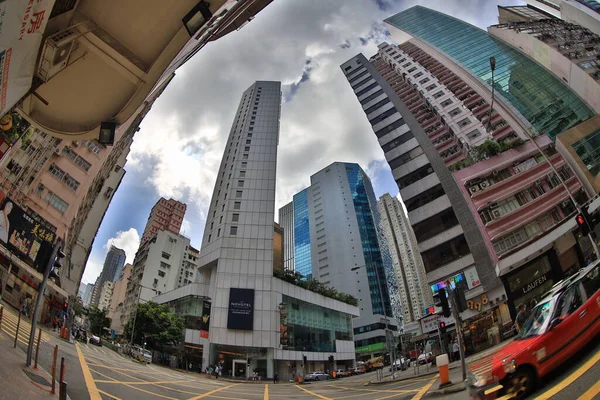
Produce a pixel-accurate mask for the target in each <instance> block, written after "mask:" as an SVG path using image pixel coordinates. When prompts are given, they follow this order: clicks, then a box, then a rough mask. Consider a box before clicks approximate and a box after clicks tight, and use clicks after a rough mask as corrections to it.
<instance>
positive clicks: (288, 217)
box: [279, 202, 294, 271]
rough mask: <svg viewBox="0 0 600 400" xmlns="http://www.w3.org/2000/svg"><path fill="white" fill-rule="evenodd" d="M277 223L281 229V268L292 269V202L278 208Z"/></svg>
mask: <svg viewBox="0 0 600 400" xmlns="http://www.w3.org/2000/svg"><path fill="white" fill-rule="evenodd" d="M279 225H281V227H282V229H283V240H284V243H283V269H284V270H285V271H293V270H294V203H293V202H290V203H288V204H286V205H285V206H283V207H281V208H280V209H279Z"/></svg>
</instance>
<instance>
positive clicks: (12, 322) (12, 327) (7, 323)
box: [0, 307, 50, 346]
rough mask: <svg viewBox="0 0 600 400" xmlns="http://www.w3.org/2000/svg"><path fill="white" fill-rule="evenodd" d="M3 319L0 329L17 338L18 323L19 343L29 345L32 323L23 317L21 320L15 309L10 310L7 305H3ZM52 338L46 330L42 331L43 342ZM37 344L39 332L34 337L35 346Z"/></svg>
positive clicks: (0, 322)
mask: <svg viewBox="0 0 600 400" xmlns="http://www.w3.org/2000/svg"><path fill="white" fill-rule="evenodd" d="M2 308H3V310H2V320H1V321H0V330H1V331H2V332H4V333H5V334H6V335H8V336H9V337H11V338H13V339H14V338H15V335H16V333H17V325H18V326H19V335H18V337H17V341H18V342H19V343H22V344H25V345H28V344H29V334H30V332H31V323H30V322H29V321H28V320H27V319H25V318H21V322H19V316H18V314H16V313H15V312H14V311H13V310H9V309H8V308H7V307H2ZM49 339H50V336H49V335H48V334H47V333H46V332H42V342H41V343H45V342H47V341H48V340H49ZM35 345H37V334H36V336H35V337H34V346H35Z"/></svg>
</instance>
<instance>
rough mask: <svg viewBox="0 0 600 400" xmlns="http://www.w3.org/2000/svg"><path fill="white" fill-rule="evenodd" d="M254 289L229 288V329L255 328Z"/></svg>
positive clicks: (249, 329)
mask: <svg viewBox="0 0 600 400" xmlns="http://www.w3.org/2000/svg"><path fill="white" fill-rule="evenodd" d="M253 321H254V289H239V288H230V289H229V313H228V315H227V329H241V330H246V331H251V330H253V329H254V324H253Z"/></svg>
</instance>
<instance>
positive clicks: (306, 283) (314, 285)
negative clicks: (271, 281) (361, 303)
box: [273, 270, 358, 306]
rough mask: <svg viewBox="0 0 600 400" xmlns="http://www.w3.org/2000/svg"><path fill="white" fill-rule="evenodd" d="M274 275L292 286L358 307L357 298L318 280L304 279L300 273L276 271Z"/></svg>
mask: <svg viewBox="0 0 600 400" xmlns="http://www.w3.org/2000/svg"><path fill="white" fill-rule="evenodd" d="M273 275H274V276H275V277H276V278H279V279H281V280H283V281H286V282H289V283H291V284H292V285H296V286H299V287H301V288H303V289H306V290H310V291H311V292H315V293H318V294H320V295H322V296H325V297H329V298H331V299H334V300H338V301H341V302H342V303H346V304H350V305H352V306H358V300H357V299H356V297H354V296H351V295H349V294H346V293H341V292H338V291H337V290H335V289H333V288H330V287H328V286H325V285H324V284H323V283H321V282H319V281H318V280H317V279H304V276H303V275H302V274H300V273H299V272H291V271H285V272H281V271H279V270H274V271H273Z"/></svg>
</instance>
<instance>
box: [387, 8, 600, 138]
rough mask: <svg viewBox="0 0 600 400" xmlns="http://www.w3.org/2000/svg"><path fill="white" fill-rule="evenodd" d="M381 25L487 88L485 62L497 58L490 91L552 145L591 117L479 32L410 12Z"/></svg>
mask: <svg viewBox="0 0 600 400" xmlns="http://www.w3.org/2000/svg"><path fill="white" fill-rule="evenodd" d="M385 22H387V23H389V24H390V25H393V26H395V27H397V28H398V29H401V30H403V31H405V32H407V33H409V34H410V35H412V36H414V37H416V38H418V39H420V40H421V41H423V42H425V43H427V44H429V45H430V46H432V47H434V48H436V49H437V50H439V51H440V52H442V53H445V54H446V55H447V56H449V57H450V58H452V59H454V61H456V62H457V63H458V64H461V65H462V66H463V68H465V69H466V70H467V71H470V72H471V73H473V74H474V75H475V76H477V77H479V78H480V79H481V80H483V81H485V82H487V83H488V84H489V85H491V84H492V74H491V70H490V65H489V58H490V57H491V56H494V57H495V58H496V70H495V72H494V87H495V90H496V92H497V93H498V94H499V95H500V96H501V97H503V98H504V99H505V100H506V101H507V102H509V103H510V104H511V105H512V106H513V107H514V108H515V109H516V110H517V111H518V112H519V113H521V115H523V117H525V119H526V120H527V121H529V123H531V125H533V127H534V128H535V129H537V130H538V131H539V132H541V133H545V134H546V135H548V136H550V137H551V138H552V139H553V140H554V138H555V137H556V136H557V135H558V134H559V133H561V132H563V131H565V130H567V129H569V128H570V127H572V126H575V125H577V124H579V123H580V122H582V121H585V120H586V119H588V118H590V117H591V116H593V115H594V114H595V113H594V112H593V111H592V110H591V109H590V108H589V107H588V106H587V105H586V104H585V102H584V101H583V100H582V99H581V98H579V97H578V96H577V95H576V94H575V93H574V92H572V91H571V89H570V88H569V87H568V86H567V85H565V84H564V83H563V82H561V81H560V79H558V78H556V77H555V76H554V75H553V74H552V73H551V72H549V71H547V70H546V69H545V68H544V67H542V66H541V65H539V64H538V63H536V62H535V61H533V60H531V59H530V58H528V57H527V56H525V55H524V54H522V53H520V52H519V51H517V50H515V49H513V48H512V47H510V46H508V45H506V44H504V43H502V42H500V41H499V40H496V39H494V38H493V37H491V36H490V35H488V33H487V32H486V31H484V30H482V29H479V28H477V27H475V26H473V25H470V24H468V23H466V22H464V21H460V20H458V19H456V18H453V17H450V16H448V15H445V14H442V13H440V12H437V11H434V10H431V9H428V8H425V7H421V6H415V7H412V8H409V9H408V10H406V11H403V12H401V13H399V14H396V15H394V16H392V17H390V18H387V19H386V20H385Z"/></svg>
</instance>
